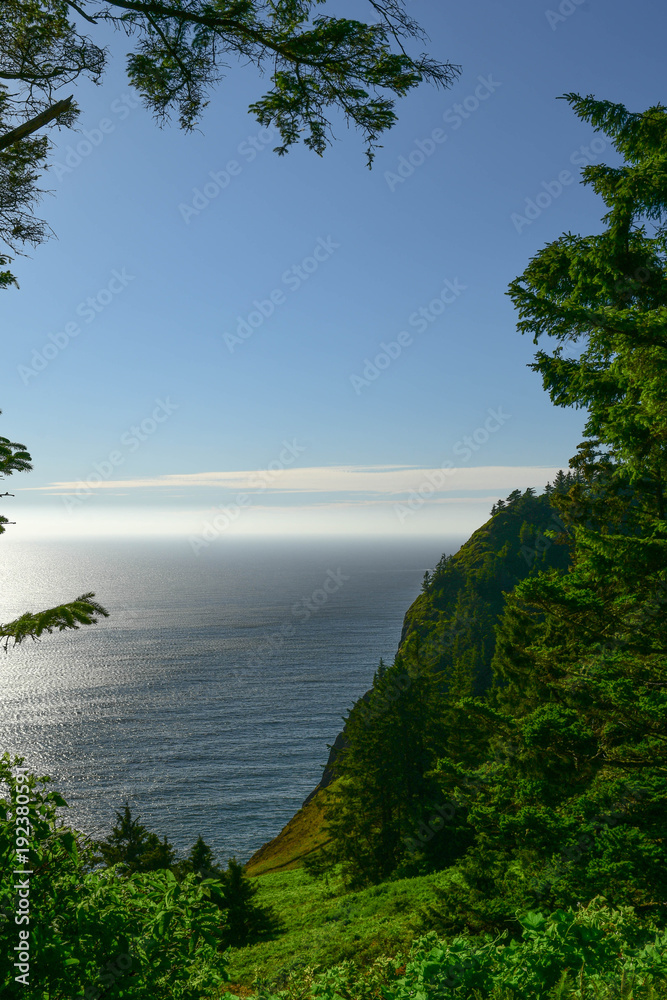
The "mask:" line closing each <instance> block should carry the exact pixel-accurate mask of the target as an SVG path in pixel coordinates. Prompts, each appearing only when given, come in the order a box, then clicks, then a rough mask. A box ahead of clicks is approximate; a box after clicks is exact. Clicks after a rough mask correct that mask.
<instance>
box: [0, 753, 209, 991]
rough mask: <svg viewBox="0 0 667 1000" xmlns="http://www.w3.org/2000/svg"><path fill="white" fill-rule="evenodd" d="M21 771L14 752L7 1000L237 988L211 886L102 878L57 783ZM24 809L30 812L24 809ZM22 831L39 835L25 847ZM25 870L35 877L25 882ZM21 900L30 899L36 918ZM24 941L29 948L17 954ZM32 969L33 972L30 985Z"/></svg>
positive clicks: (6, 868) (1, 865) (2, 985)
mask: <svg viewBox="0 0 667 1000" xmlns="http://www.w3.org/2000/svg"><path fill="white" fill-rule="evenodd" d="M21 763H22V761H21V759H20V758H17V759H15V760H11V759H10V757H9V755H7V754H5V755H4V756H3V757H2V758H0V782H1V784H2V786H4V790H5V797H4V798H2V799H0V874H1V876H2V878H1V881H0V909H1V911H2V915H3V919H2V926H1V927H0V943H1V946H2V965H0V993H1V995H2V997H3V998H5V997H6V998H11V997H17V998H18V997H21V998H22V1000H52V998H56V997H57V998H65V997H66V998H68V1000H69V998H75V997H82V998H84V1000H98V998H100V997H102V996H110V995H113V996H114V997H119V998H120V997H122V998H123V1000H172V998H173V1000H176V998H178V1000H200V998H204V997H209V996H211V995H212V993H213V992H214V991H215V993H216V994H217V995H219V989H220V987H221V985H222V983H223V982H224V981H225V979H226V978H227V975H226V972H225V966H226V962H225V957H224V956H221V955H220V954H219V951H218V949H219V945H220V941H221V935H222V930H223V928H222V926H221V924H222V921H221V915H220V911H219V910H218V908H217V907H216V906H215V905H214V904H213V903H212V902H211V900H210V891H209V883H208V882H207V881H203V882H202V881H200V880H198V879H197V878H196V876H195V875H186V876H184V877H183V878H182V880H181V881H180V882H179V881H178V880H177V879H176V877H175V876H174V874H173V872H171V871H168V870H165V871H154V872H148V873H134V874H131V875H129V876H128V877H121V875H120V874H119V871H118V870H117V869H116V868H115V867H112V868H109V869H106V870H103V871H98V870H91V864H92V861H93V853H92V850H91V846H90V845H88V844H86V842H85V841H84V840H83V838H82V837H81V836H80V835H78V834H76V833H75V832H74V831H73V830H71V829H69V828H68V827H66V826H64V825H63V824H62V823H59V821H58V817H57V810H58V808H59V807H62V806H65V805H66V803H65V802H64V800H63V799H62V798H61V797H60V796H59V795H58V794H57V793H55V792H52V791H50V790H49V788H48V784H49V779H48V778H36V777H35V776H34V775H32V774H26V775H25V777H21V776H19V777H18V778H17V776H16V775H15V774H14V770H15V769H16V767H17V766H18V765H19V764H21ZM24 799H27V800H28V804H27V805H19V804H18V802H20V801H22V800H24ZM24 810H25V811H24ZM19 829H20V830H27V831H28V833H29V836H28V837H27V838H23V837H21V838H18V837H17V832H18V830H19ZM19 840H20V841H21V842H19ZM23 840H26V841H27V843H26V844H23ZM17 847H18V848H20V849H21V850H20V851H19V852H18V853H17ZM23 850H25V852H26V853H25V854H23ZM26 862H27V863H26ZM23 869H25V870H26V874H25V875H22V874H16V872H17V871H21V870H23ZM28 873H29V874H28ZM18 882H23V883H25V882H27V883H28V886H27V889H26V888H23V889H17V883H18ZM26 893H27V895H26ZM21 898H23V899H24V900H25V899H26V898H27V899H28V906H27V908H26V904H25V903H23V904H21V902H20V899H21ZM21 908H23V912H22V911H21ZM26 913H27V916H28V919H27V920H26V919H25V914H26ZM20 931H22V932H23V935H22V941H23V943H22V945H21V948H22V950H17V946H18V945H19V941H20V938H19V932H20ZM26 931H27V932H28V935H27V936H26ZM26 941H27V944H26ZM26 952H28V954H29V958H28V961H27V962H23V961H22V964H21V966H20V967H19V968H17V967H15V966H14V962H15V961H16V957H18V956H20V955H21V954H23V955H25V953H26ZM9 956H13V957H9ZM26 965H27V966H29V971H28V973H27V974H26V975H25V976H24V979H23V980H22V981H18V980H17V978H16V977H17V976H18V975H19V974H21V973H22V972H23V970H24V967H25V966H26Z"/></svg>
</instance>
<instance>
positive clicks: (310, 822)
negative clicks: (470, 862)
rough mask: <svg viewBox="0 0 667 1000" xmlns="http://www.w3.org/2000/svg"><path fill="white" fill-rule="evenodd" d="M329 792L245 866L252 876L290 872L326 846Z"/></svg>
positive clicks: (293, 818)
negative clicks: (325, 809)
mask: <svg viewBox="0 0 667 1000" xmlns="http://www.w3.org/2000/svg"><path fill="white" fill-rule="evenodd" d="M325 797H326V789H325V790H323V791H321V792H318V794H317V795H316V796H315V798H314V799H312V800H311V801H310V802H309V803H308V805H307V806H304V807H303V808H302V809H299V811H298V813H296V814H295V815H294V816H293V817H292V819H291V820H290V821H289V823H288V824H287V826H286V827H284V828H283V829H282V830H281V831H280V833H279V834H278V836H277V837H274V838H273V840H270V841H269V843H268V844H264V846H263V847H260V849H259V850H258V851H256V852H255V854H253V856H252V857H251V859H250V861H248V863H247V864H246V866H245V869H246V872H247V873H248V875H268V874H271V873H275V872H285V871H290V870H291V869H293V868H297V867H299V866H301V865H302V864H303V861H304V858H306V857H307V856H308V855H309V854H312V853H313V851H315V850H317V848H318V847H321V845H322V844H324V843H325V842H326V839H327V837H326V834H325V832H324V829H323V816H322V813H323V808H324V803H325V801H326V799H325Z"/></svg>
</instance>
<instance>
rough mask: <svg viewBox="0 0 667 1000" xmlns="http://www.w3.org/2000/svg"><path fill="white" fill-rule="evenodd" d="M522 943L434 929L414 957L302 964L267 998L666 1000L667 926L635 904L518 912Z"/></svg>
mask: <svg viewBox="0 0 667 1000" xmlns="http://www.w3.org/2000/svg"><path fill="white" fill-rule="evenodd" d="M520 923H521V926H522V929H523V930H522V935H521V940H520V941H519V940H514V939H512V940H509V939H508V935H507V933H506V932H504V933H503V934H501V935H499V936H497V937H493V936H491V935H488V934H486V935H479V936H469V935H459V936H457V937H455V938H453V939H452V940H451V941H448V942H445V941H440V940H438V938H437V935H436V934H435V933H431V934H428V935H426V936H425V937H423V938H421V939H420V940H419V941H417V942H416V943H415V945H414V947H413V949H412V952H411V955H410V957H409V959H408V960H407V962H406V961H404V960H403V959H402V958H401V957H400V956H397V957H396V958H395V959H393V960H391V961H390V960H388V959H383V960H381V961H379V962H375V963H374V964H373V965H372V966H371V967H370V968H368V969H366V970H360V969H359V967H358V966H356V965H354V964H353V963H349V962H348V963H344V964H343V965H340V966H337V967H336V968H332V969H329V970H328V971H327V972H324V973H322V974H320V975H315V974H314V973H313V970H305V972H304V973H303V974H302V976H301V977H300V978H297V977H294V979H293V980H292V981H291V982H289V983H288V984H287V986H286V988H285V989H284V990H282V991H281V992H280V993H277V994H276V993H272V994H270V993H268V992H267V991H266V990H261V989H260V990H259V993H258V996H259V997H260V998H261V1000H278V998H280V1000H371V998H373V1000H440V998H447V997H450V998H452V1000H589V998H590V1000H621V998H623V1000H632V998H633V997H634V1000H640V998H646V1000H649V998H651V1000H658V998H661V1000H662V998H664V997H667V931H657V930H656V928H655V926H654V925H652V924H642V923H641V922H640V920H639V919H638V917H637V916H636V914H635V911H634V910H633V909H632V908H631V907H621V908H619V909H611V908H610V907H609V906H607V904H606V902H605V900H604V899H602V898H600V897H598V898H597V899H595V900H593V901H592V902H591V903H590V904H589V905H588V906H587V907H579V908H577V909H568V910H557V911H555V912H553V913H550V914H548V915H544V914H542V913H540V912H537V911H536V912H532V913H527V914H526V915H525V916H523V917H521V918H520Z"/></svg>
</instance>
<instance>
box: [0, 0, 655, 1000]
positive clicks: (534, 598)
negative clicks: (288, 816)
mask: <svg viewBox="0 0 667 1000" xmlns="http://www.w3.org/2000/svg"><path fill="white" fill-rule="evenodd" d="M116 6H118V5H116ZM125 6H128V5H125ZM129 6H131V5H129ZM142 6H143V7H147V6H149V7H150V6H152V5H145V4H144V5H142ZM244 6H245V5H243V4H241V5H239V7H240V8H243V7H244ZM277 6H278V7H281V5H277ZM209 13H210V12H209ZM149 14H150V11H149ZM207 16H208V15H207ZM211 16H213V15H211ZM325 28H326V25H324V26H322V32H323V33H324V29H325ZM330 30H333V29H330ZM151 38H152V42H153V45H157V43H158V42H157V35H155V34H153V35H151ZM370 38H371V40H377V36H376V35H375V34H371V36H370ZM317 40H318V42H319V44H320V45H325V44H326V42H327V38H319V36H318V39H317ZM363 41H364V39H361V40H359V39H357V42H358V44H361V42H363ZM248 44H249V43H248ZM288 54H289V53H288ZM381 56H382V58H385V51H384V49H382V51H381ZM386 58H387V59H388V58H389V57H388V56H387V57H386ZM207 65H208V64H207ZM406 65H407V64H404V63H400V62H399V63H396V62H393V63H392V62H389V63H388V70H391V74H392V79H393V81H394V84H395V87H396V89H397V91H398V92H399V93H400V92H401V88H402V87H403V89H405V88H408V89H409V86H412V83H413V82H414V79H413V77H414V67H413V77H410V79H407V78H406V79H405V80H404V79H403V77H402V75H401V68H402V67H403V68H404V69H405V67H406ZM427 69H428V67H427V66H426V67H422V71H423V72H426V70H427ZM134 71H135V74H136V75H137V78H138V79H142V80H144V81H145V73H144V71H145V72H146V73H147V72H148V71H147V69H146V64H145V63H144V62H142V60H141V58H140V56H137V58H136V61H135V70H134ZM207 72H208V73H209V74H210V73H212V69H211V68H210V66H209V67H208V70H207ZM406 72H407V69H406ZM142 73H144V76H142ZM202 73H203V77H204V78H205V79H204V82H206V79H207V76H206V73H204V71H203V70H202ZM311 82H312V81H311ZM202 85H203V84H202ZM312 85H313V86H314V87H315V83H313V84H312ZM165 87H166V84H165V83H164V80H162V81H161V87H160V88H157V90H156V96H155V101H156V102H157V103H156V107H157V108H158V110H159V107H160V102H161V101H162V102H164V101H165V100H166V97H165V93H166V91H165ZM161 88H162V89H161ZM167 90H168V88H167ZM299 93H300V97H301V100H302V101H304V102H305V106H306V109H307V110H308V108H309V107H310V105H309V104H308V100H307V94H306V95H305V96H304V94H303V93H301V92H299ZM196 96H197V95H196V94H195V95H194V97H193V98H192V99H193V101H194V100H195V97H196ZM288 96H289V95H287V94H286V93H285V92H281V94H280V101H277V99H276V100H275V101H273V102H272V101H271V100H270V99H269V98H266V100H265V101H264V103H262V104H261V107H260V113H261V114H262V115H264V116H265V117H266V118H267V121H268V120H269V119H270V120H273V118H274V117H275V115H278V118H279V124H280V125H281V127H282V129H283V132H282V139H283V143H284V145H285V146H287V145H289V144H290V143H291V141H292V138H291V136H292V132H291V130H290V119H289V113H288V112H289V107H287V108H286V106H285V102H287V105H289V101H288ZM567 100H568V102H569V104H570V105H571V107H572V110H573V112H574V113H575V114H576V115H578V117H579V118H580V119H582V120H583V121H585V122H588V123H589V124H590V125H591V126H592V127H593V128H594V129H596V130H599V131H601V132H602V133H603V134H604V135H605V136H606V137H607V138H608V139H609V142H610V144H611V145H612V146H613V148H614V149H615V151H616V153H618V154H619V157H620V160H621V163H620V165H619V166H609V165H604V164H600V165H593V166H588V167H586V168H585V169H584V171H583V175H582V180H583V183H584V184H585V185H587V186H588V188H589V189H590V193H591V195H593V194H594V195H596V196H597V197H598V198H599V199H600V200H601V202H602V203H603V206H604V207H603V211H604V217H603V225H602V228H601V231H600V232H599V233H597V234H594V235H583V236H582V235H575V234H572V233H566V234H563V235H562V236H560V237H559V238H558V239H556V240H555V241H554V242H552V243H550V244H548V245H547V246H546V247H545V248H544V249H543V250H542V251H540V252H539V253H538V254H537V255H536V256H535V257H534V258H533V259H532V260H531V261H530V262H529V264H528V266H527V267H526V270H525V271H524V273H523V274H522V275H521V276H520V277H518V278H517V279H516V280H515V281H514V282H513V283H512V284H511V286H510V289H509V295H510V297H511V299H512V302H513V304H514V306H515V307H516V310H517V314H518V327H519V330H520V332H521V333H523V334H526V335H528V336H531V337H532V338H533V339H534V341H535V343H536V345H537V348H538V350H537V353H536V356H535V360H534V363H533V366H532V367H533V370H534V372H535V374H536V375H537V376H538V377H540V378H541V380H542V384H543V386H544V389H545V391H546V392H547V393H548V394H549V396H550V398H551V400H552V402H553V403H554V404H555V406H556V407H576V408H579V409H581V410H582V411H583V412H584V413H585V415H586V424H585V432H584V440H583V442H582V444H581V445H580V447H579V449H578V451H577V454H576V455H574V456H573V457H572V460H571V462H570V469H569V471H567V472H565V471H563V473H562V474H560V475H559V476H558V478H557V479H556V481H554V482H552V483H550V484H548V486H547V487H546V489H545V491H544V492H543V493H542V494H539V495H538V494H537V493H536V492H535V491H534V490H531V489H528V490H526V491H524V492H520V491H516V492H514V493H512V494H510V496H508V497H507V498H504V499H499V500H498V502H497V503H496V504H495V506H494V508H493V510H492V511H491V516H490V519H489V520H488V521H487V522H486V524H485V525H484V526H483V527H481V528H480V529H478V530H477V531H476V532H475V533H474V534H473V536H472V537H471V539H470V540H469V541H468V542H467V543H466V544H465V545H464V546H463V547H462V548H461V550H460V551H459V552H458V553H456V554H454V555H449V556H447V557H443V559H442V560H441V561H440V563H439V564H438V565H437V566H436V567H434V568H433V571H432V572H429V573H427V574H426V576H425V578H424V584H423V590H422V593H421V595H420V596H419V597H418V598H417V600H416V601H415V603H414V604H413V606H412V607H411V609H410V611H409V613H408V615H407V618H406V623H405V628H404V634H403V638H402V641H401V645H400V648H399V650H398V653H397V655H396V658H395V661H394V662H393V663H391V664H385V663H381V664H380V665H379V667H378V669H377V672H376V674H375V677H374V679H373V685H372V688H371V690H370V691H369V692H368V693H367V694H366V695H365V696H364V697H363V698H361V699H360V700H359V701H358V702H357V703H356V704H355V705H354V706H353V708H352V709H351V710H350V712H349V715H348V717H347V719H346V720H345V741H344V745H342V746H341V748H340V750H339V752H338V753H337V755H336V759H335V762H334V766H333V775H332V777H333V780H332V781H331V782H330V783H329V784H328V785H327V787H326V788H323V789H321V790H320V791H319V792H318V793H317V795H316V796H315V797H314V798H313V799H312V800H311V801H310V802H309V803H308V805H307V806H306V807H305V808H304V810H303V811H302V813H301V814H300V815H299V816H297V817H295V819H294V820H293V825H292V827H291V832H290V836H289V837H288V838H286V837H283V839H282V840H281V838H278V839H277V841H276V842H275V843H274V845H273V848H272V850H268V849H264V851H263V852H259V854H258V855H257V856H256V857H255V859H253V860H251V862H250V863H249V865H248V866H247V869H246V870H245V871H244V870H243V868H242V866H240V865H239V864H238V863H237V862H236V861H235V860H234V859H230V860H229V861H228V863H227V865H226V867H223V866H222V865H221V864H220V863H219V862H218V861H217V860H216V859H215V858H213V856H212V854H211V852H210V849H209V848H208V846H207V845H206V844H204V843H203V842H202V841H198V842H197V844H195V845H194V846H193V848H192V851H191V853H190V855H189V856H188V857H187V858H181V859H179V858H177V857H176V855H175V854H174V852H173V849H172V848H171V845H170V844H169V843H168V840H167V839H166V838H165V837H164V835H160V834H158V833H152V832H150V831H147V830H146V829H145V828H144V827H142V826H141V824H140V823H139V820H138V819H137V818H133V817H132V815H131V813H130V811H129V810H125V811H124V812H122V813H119V815H118V823H117V826H116V827H115V828H114V830H113V831H111V832H110V834H109V837H108V838H107V839H106V840H104V841H102V842H98V843H91V842H89V841H88V840H87V839H86V838H85V836H84V835H83V834H82V833H81V832H79V831H76V830H74V829H72V828H71V827H70V826H69V825H68V824H67V820H66V809H65V803H64V802H63V800H62V798H61V797H60V796H59V795H58V793H57V791H52V790H51V785H50V783H49V782H48V780H46V779H43V778H41V777H39V776H35V775H32V774H30V772H29V771H28V770H26V769H25V767H23V766H22V764H23V762H22V761H21V760H20V759H18V760H12V759H10V758H9V757H8V756H5V758H4V759H3V764H2V771H1V773H0V777H1V778H2V782H3V798H2V800H1V801H0V870H1V871H2V884H1V888H0V910H1V912H2V914H3V920H2V926H1V927H0V937H1V939H2V954H3V965H2V972H1V973H0V985H1V986H2V995H3V997H4V996H6V997H8V998H9V997H24V998H35V1000H61V998H62V1000H69V998H74V997H83V998H85V1000H98V998H101V997H105V998H106V997H108V998H115V997H118V998H123V1000H158V998H165V1000H167V998H188V1000H206V998H214V997H221V996H225V995H226V994H227V993H228V991H231V992H232V993H233V994H235V995H242V996H248V995H255V996H257V997H261V998H263V1000H269V998H273V997H284V998H286V1000H287V998H288V1000H309V998H315V997H317V998H323V1000H340V998H345V1000H347V998H349V1000H356V998H368V1000H370V998H377V1000H380V998H382V1000H404V998H405V1000H407V998H408V997H411V998H419V1000H431V998H433V1000H435V998H440V997H450V996H451V997H452V998H457V997H460V998H466V1000H468V998H471V1000H472V998H487V997H489V998H495V1000H519V998H521V1000H542V998H547V997H550V998H552V1000H560V998H566V997H567V998H570V997H571V998H577V1000H584V998H586V1000H587V998H589V997H590V998H591V1000H592V998H600V1000H612V998H616V997H620V998H630V997H635V998H637V1000H639V998H644V997H646V998H647V1000H648V998H654V1000H658V998H665V997H667V921H666V907H667V869H666V865H665V861H666V858H667V852H666V850H665V826H666V820H667V809H666V805H667V725H666V723H667V669H666V668H667V617H666V614H665V611H666V608H667V509H666V504H667V498H666V496H665V489H666V486H665V484H666V481H667V245H666V240H667V229H666V228H665V214H666V213H667V110H666V109H665V108H664V107H663V106H661V105H657V106H655V107H652V108H649V109H648V110H646V111H645V112H642V113H633V112H630V111H628V110H627V109H626V108H625V107H623V106H622V105H619V104H611V103H609V102H605V101H601V100H596V99H594V98H592V97H582V96H578V95H574V94H570V95H567ZM276 102H277V103H276ZM281 102H282V103H281ZM195 103H196V102H195ZM373 110H374V112H375V115H376V118H375V119H374V120H373V121H372V122H371V124H370V126H367V127H366V131H365V137H366V140H367V142H368V143H369V144H370V145H369V150H370V151H371V152H372V147H373V144H374V140H375V138H376V137H377V134H378V130H379V129H380V126H381V125H382V124H383V121H384V117H383V115H382V114H381V112H382V109H378V108H377V107H374V108H373ZM385 111H386V114H389V109H385ZM363 112H364V102H363V101H362V102H361V104H360V105H359V104H357V105H355V114H356V115H357V117H358V118H359V119H360V120H361V123H362V125H363V124H364V121H365V118H364V114H363ZM182 113H183V114H185V115H186V117H187V114H188V106H184V108H183V109H182ZM378 115H379V119H378V118H377V116H378ZM309 121H310V127H311V129H312V132H311V135H310V139H309V140H308V141H309V142H310V144H311V145H314V147H315V148H316V150H317V149H319V148H320V147H321V146H322V144H323V143H325V139H324V138H322V135H321V133H320V132H318V119H317V116H316V115H314V116H313V115H311V118H310V119H309ZM38 152H39V150H36V151H34V153H35V156H36V155H37V153H38ZM2 281H4V283H5V284H6V285H7V286H9V285H10V284H11V282H12V276H11V275H10V274H9V272H6V273H5V277H4V278H3V276H2V275H0V282H2ZM557 419H558V414H557V413H556V414H554V420H557ZM29 467H30V456H29V454H28V452H27V451H26V449H25V448H24V446H23V445H20V444H18V443H15V442H11V441H9V440H8V439H6V438H2V439H0V470H1V471H2V472H3V473H4V474H5V475H9V474H13V473H16V472H24V471H28V469H29ZM6 523H7V519H6V518H4V517H3V518H1V519H0V531H2V530H4V525H5V524H6ZM104 614H106V612H105V610H104V608H103V607H101V606H100V605H99V604H97V603H96V602H95V600H94V595H92V594H83V595H81V597H79V598H78V599H77V600H76V601H74V602H71V603H70V604H64V605H62V606H59V607H58V608H54V609H50V610H49V611H46V612H42V613H40V614H36V615H32V614H28V615H25V616H23V617H22V618H20V619H18V620H16V621H14V622H11V623H9V624H7V625H4V626H2V627H1V628H0V636H1V637H2V638H3V640H4V642H5V644H6V646H11V645H12V644H13V643H16V642H21V641H25V640H27V639H29V638H34V637H39V636H40V635H43V634H46V633H48V632H49V631H52V630H53V629H64V628H76V627H79V626H80V625H88V624H93V623H94V622H95V620H96V617H99V616H100V615H104ZM288 829H290V828H288ZM270 847H271V845H269V848H270ZM281 851H282V853H281ZM262 859H263V860H262ZM28 883H29V891H30V906H29V911H30V912H29V920H24V919H23V917H24V916H25V914H26V911H27V909H28V907H27V906H26V905H24V903H23V902H22V900H25V899H26V898H27V897H26V896H25V891H26V889H27V888H28ZM28 930H29V931H30V934H29V935H28V933H27V932H28ZM22 931H25V932H26V933H25V935H23V934H22V933H21V932H22ZM28 952H29V963H28V960H27V959H25V960H24V959H23V958H22V957H21V956H22V955H23V954H24V953H25V954H28ZM15 955H18V956H19V957H18V960H17V961H16V960H15ZM15 961H16V964H15ZM22 963H23V964H29V967H30V978H29V981H28V980H24V981H21V964H22ZM17 969H18V971H17Z"/></svg>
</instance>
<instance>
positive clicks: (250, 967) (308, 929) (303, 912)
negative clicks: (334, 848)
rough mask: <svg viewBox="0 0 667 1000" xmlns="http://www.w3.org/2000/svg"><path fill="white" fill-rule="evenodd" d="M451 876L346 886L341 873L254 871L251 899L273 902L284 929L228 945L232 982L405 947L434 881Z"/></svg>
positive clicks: (274, 977)
mask: <svg viewBox="0 0 667 1000" xmlns="http://www.w3.org/2000/svg"><path fill="white" fill-rule="evenodd" d="M449 880H451V876H450V875H449V873H447V872H437V873H435V874H432V875H426V876H423V877H421V878H410V879H401V880H399V881H395V882H384V883H383V884H382V885H378V886H371V887H370V888H367V889H363V890H360V891H358V892H346V891H345V890H344V889H343V888H342V886H341V883H340V880H337V879H329V880H328V881H326V882H325V881H323V880H322V879H315V878H313V877H312V876H310V875H309V874H308V873H307V872H306V871H305V869H303V868H297V869H295V870H292V871H287V872H282V873H279V874H272V875H263V876H260V877H259V878H258V879H257V885H258V886H259V890H260V891H259V893H258V895H257V900H256V901H257V902H259V903H262V904H264V905H266V904H268V905H270V906H272V907H273V909H274V911H275V913H276V914H277V915H278V917H279V918H280V920H281V922H282V924H283V928H284V929H283V932H282V933H281V934H278V935H277V936H276V937H275V938H274V939H273V940H272V941H263V942H260V943H259V944H255V945H251V946H249V947H247V948H238V949H234V950H233V951H232V952H231V953H230V963H229V973H230V976H231V981H232V983H235V984H240V985H243V986H249V985H250V984H251V983H252V982H253V980H254V979H255V977H256V976H257V977H259V978H260V979H261V980H262V981H264V982H270V983H272V984H280V983H281V982H282V981H283V980H284V979H285V978H286V977H287V976H288V975H289V973H290V972H296V971H297V970H299V969H302V968H304V967H306V966H309V967H316V968H318V969H325V968H328V967H330V966H332V965H336V964H337V963H339V962H342V961H345V960H346V959H354V960H355V961H359V962H367V961H369V960H372V959H375V958H377V957H379V956H381V955H392V954H396V953H398V952H401V951H407V950H408V948H409V946H410V944H411V943H412V941H413V940H414V938H415V937H416V936H418V933H419V932H418V931H417V929H416V926H415V923H414V917H415V916H416V914H417V912H418V911H419V909H420V908H421V907H422V906H424V905H425V904H426V903H428V902H432V901H434V899H435V891H434V886H442V885H443V884H445V883H446V882H447V881H449Z"/></svg>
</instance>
